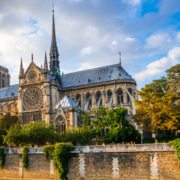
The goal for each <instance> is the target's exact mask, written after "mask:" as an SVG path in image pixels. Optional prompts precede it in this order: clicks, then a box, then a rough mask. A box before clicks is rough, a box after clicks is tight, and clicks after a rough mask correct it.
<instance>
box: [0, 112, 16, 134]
mask: <svg viewBox="0 0 180 180" xmlns="http://www.w3.org/2000/svg"><path fill="white" fill-rule="evenodd" d="M18 122H19V119H18V117H17V116H11V114H10V113H7V114H5V115H3V116H1V118H0V134H1V135H6V130H9V128H10V127H11V126H13V125H14V124H16V123H18Z"/></svg>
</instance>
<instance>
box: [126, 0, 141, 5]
mask: <svg viewBox="0 0 180 180" xmlns="http://www.w3.org/2000/svg"><path fill="white" fill-rule="evenodd" d="M123 2H127V3H129V4H132V5H133V6H135V5H139V4H141V0H123Z"/></svg>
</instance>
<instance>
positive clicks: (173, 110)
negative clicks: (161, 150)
mask: <svg viewBox="0 0 180 180" xmlns="http://www.w3.org/2000/svg"><path fill="white" fill-rule="evenodd" d="M166 73H167V77H162V78H160V79H158V80H154V81H153V82H152V83H150V84H148V85H146V86H145V87H144V88H142V89H141V91H140V92H139V93H138V95H139V97H140V99H139V100H135V105H136V106H137V109H136V115H135V116H134V117H133V119H134V121H135V122H136V123H137V125H138V126H139V127H141V128H142V129H143V130H145V131H151V132H153V133H166V134H170V133H175V132H180V106H179V104H180V103H179V101H180V91H179V88H180V81H179V78H180V65H179V64H178V65H176V66H173V67H171V68H170V69H169V70H167V71H166Z"/></svg>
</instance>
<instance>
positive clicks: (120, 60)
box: [119, 52, 121, 66]
mask: <svg viewBox="0 0 180 180" xmlns="http://www.w3.org/2000/svg"><path fill="white" fill-rule="evenodd" d="M119 64H120V66H121V52H119Z"/></svg>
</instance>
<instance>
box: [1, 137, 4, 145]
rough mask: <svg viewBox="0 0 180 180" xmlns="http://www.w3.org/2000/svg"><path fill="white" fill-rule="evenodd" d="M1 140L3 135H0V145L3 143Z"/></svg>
mask: <svg viewBox="0 0 180 180" xmlns="http://www.w3.org/2000/svg"><path fill="white" fill-rule="evenodd" d="M3 141H4V139H3V137H2V136H1V135H0V145H2V144H3Z"/></svg>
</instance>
